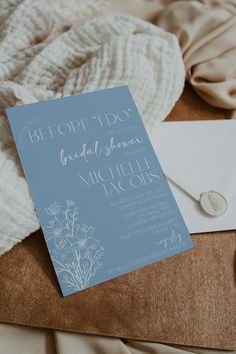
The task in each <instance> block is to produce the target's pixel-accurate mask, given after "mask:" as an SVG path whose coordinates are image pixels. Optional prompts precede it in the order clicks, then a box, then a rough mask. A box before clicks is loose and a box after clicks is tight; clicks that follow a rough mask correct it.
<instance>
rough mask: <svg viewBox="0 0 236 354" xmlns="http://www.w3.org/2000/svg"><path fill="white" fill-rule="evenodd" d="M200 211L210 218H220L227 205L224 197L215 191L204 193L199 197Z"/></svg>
mask: <svg viewBox="0 0 236 354" xmlns="http://www.w3.org/2000/svg"><path fill="white" fill-rule="evenodd" d="M200 204H201V207H202V209H203V210H204V211H205V213H207V214H208V215H211V216H220V215H222V214H224V213H225V212H226V210H227V207H228V203H227V200H226V199H225V197H224V196H223V195H222V194H220V193H218V192H215V191H208V192H204V193H202V194H201V196H200Z"/></svg>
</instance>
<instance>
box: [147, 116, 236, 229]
mask: <svg viewBox="0 0 236 354" xmlns="http://www.w3.org/2000/svg"><path fill="white" fill-rule="evenodd" d="M149 135H150V139H151V141H152V144H153V146H154V149H155V152H156V154H157V157H158V159H159V161H160V163H161V166H162V168H163V170H164V173H165V175H166V176H167V180H168V183H169V185H170V187H171V190H172V192H173V194H174V197H175V199H176V201H177V204H178V206H179V208H180V211H181V213H182V215H183V217H184V220H185V222H186V224H187V227H188V229H189V232H190V233H198V232H208V231H222V230H232V229H235V228H236V120H215V121H187V122H164V123H160V124H157V125H156V126H155V127H154V128H153V129H152V131H151V133H150V134H149ZM207 191H216V192H218V193H220V194H222V195H223V196H224V197H225V199H226V200H227V204H228V208H227V210H226V212H225V213H224V214H223V215H221V216H216V217H215V216H209V215H207V214H206V213H205V212H204V211H203V210H202V208H201V206H200V203H199V202H198V201H197V200H199V199H200V195H201V193H203V192H207Z"/></svg>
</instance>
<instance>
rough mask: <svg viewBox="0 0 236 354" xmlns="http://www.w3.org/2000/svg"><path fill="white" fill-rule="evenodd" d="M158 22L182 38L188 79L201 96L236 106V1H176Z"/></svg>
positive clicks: (162, 13)
mask: <svg viewBox="0 0 236 354" xmlns="http://www.w3.org/2000/svg"><path fill="white" fill-rule="evenodd" d="M156 24H157V25H158V26H160V27H162V28H164V29H165V30H167V31H169V32H172V33H174V34H175V35H176V36H177V37H178V39H179V42H180V45H181V49H182V54H183V58H184V63H185V69H186V78H187V80H188V81H189V82H190V83H191V85H192V86H193V87H194V90H195V91H196V92H197V93H198V95H200V96H201V97H202V98H203V99H204V100H205V101H207V102H208V103H210V104H211V105H213V106H216V107H221V108H226V109H236V1H235V0H234V1H229V0H222V1H221V0H202V1H174V2H173V3H172V4H170V5H168V6H167V7H166V8H165V10H164V11H162V12H161V13H160V15H159V17H158V18H157V21H156Z"/></svg>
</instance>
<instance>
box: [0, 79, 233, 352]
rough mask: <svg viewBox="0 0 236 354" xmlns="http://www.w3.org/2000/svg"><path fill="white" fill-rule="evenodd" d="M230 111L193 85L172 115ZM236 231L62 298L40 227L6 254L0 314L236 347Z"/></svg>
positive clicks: (1, 264)
mask: <svg viewBox="0 0 236 354" xmlns="http://www.w3.org/2000/svg"><path fill="white" fill-rule="evenodd" d="M218 118H219V119H222V118H227V112H225V111H223V110H219V109H215V108H213V107H210V106H208V105H207V104H206V103H204V102H203V101H202V100H201V99H200V98H198V97H197V96H196V95H195V94H194V92H193V91H192V89H191V88H190V87H189V86H187V87H186V88H185V91H184V93H183V95H182V97H181V99H180V100H179V102H178V103H177V104H176V106H175V108H174V110H173V111H172V113H171V114H170V116H169V118H168V119H169V120H170V119H172V120H194V119H218ZM235 236H236V232H235V231H231V232H221V233H208V234H200V235H194V236H193V240H194V242H195V244H196V248H195V249H193V250H190V251H188V252H185V253H183V254H180V255H177V256H174V257H171V258H169V259H167V260H164V261H162V262H159V263H156V264H154V265H151V266H148V267H145V268H143V269H140V270H137V271H135V272H132V273H129V274H127V275H125V276H121V277H119V278H117V279H114V280H111V281H108V282H106V283H103V284H101V285H98V286H95V287H92V288H90V289H87V290H84V291H82V292H80V293H78V294H75V295H72V296H69V297H66V298H63V297H62V296H61V293H60V290H59V286H58V283H57V280H56V276H55V273H54V270H53V267H52V264H51V261H50V257H49V255H48V252H47V248H46V245H45V242H44V239H43V235H42V232H41V231H38V232H36V233H34V234H32V235H31V236H30V237H28V238H26V239H25V240H24V241H23V242H22V243H21V244H18V245H17V246H15V247H14V248H13V249H12V250H11V251H9V252H8V253H6V254H5V255H3V256H2V257H1V258H0V278H1V281H0V321H2V322H10V323H18V324H25V325H33V326H40V327H48V328H55V329H63V330H69V331H75V332H85V333H94V334H95V333H96V334H102V335H109V336H118V337H126V338H135V339H143V340H152V341H159V342H168V343H177V344H184V345H192V346H203V347H212V348H224V349H234V348H236V333H235V329H236V322H235V320H236V316H235V312H236V279H235V271H236V262H235V238H236V237H235Z"/></svg>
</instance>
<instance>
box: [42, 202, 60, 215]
mask: <svg viewBox="0 0 236 354" xmlns="http://www.w3.org/2000/svg"><path fill="white" fill-rule="evenodd" d="M60 210H61V206H60V205H59V204H57V203H53V204H51V205H49V207H47V208H45V211H46V213H47V214H48V215H57V214H59V213H60Z"/></svg>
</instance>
